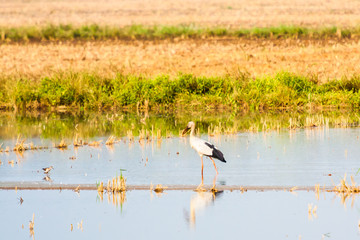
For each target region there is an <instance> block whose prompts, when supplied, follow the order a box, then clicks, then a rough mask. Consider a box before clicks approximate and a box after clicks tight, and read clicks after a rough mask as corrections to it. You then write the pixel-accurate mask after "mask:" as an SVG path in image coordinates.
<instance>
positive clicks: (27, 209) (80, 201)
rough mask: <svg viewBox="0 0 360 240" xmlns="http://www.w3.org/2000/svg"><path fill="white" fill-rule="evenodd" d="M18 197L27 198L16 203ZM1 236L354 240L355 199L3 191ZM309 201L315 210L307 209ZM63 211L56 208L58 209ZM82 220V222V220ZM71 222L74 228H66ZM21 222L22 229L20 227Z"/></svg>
mask: <svg viewBox="0 0 360 240" xmlns="http://www.w3.org/2000/svg"><path fill="white" fill-rule="evenodd" d="M20 197H21V198H22V199H23V200H24V201H23V203H22V204H20V203H19V199H20ZM0 199H1V200H0V202H1V205H2V206H6V207H3V208H2V216H6V217H1V218H0V226H1V235H2V236H3V237H6V238H7V239H9V238H11V239H28V238H29V236H30V231H29V225H28V224H29V221H30V220H32V215H33V213H34V214H35V221H34V222H35V226H34V237H35V239H47V238H51V239H110V238H114V237H115V236H117V237H119V238H125V239H149V238H156V239H168V238H169V237H171V239H217V238H228V239H234V238H238V237H241V238H245V239H299V238H301V239H358V238H359V236H360V234H359V225H358V224H359V219H360V212H359V210H358V209H359V208H360V202H359V198H358V197H356V198H355V199H354V200H353V203H352V206H351V199H348V200H347V202H346V205H344V204H342V203H341V198H340V197H337V196H336V195H335V194H334V193H321V194H320V198H319V200H317V199H316V196H315V193H314V192H306V191H299V192H297V193H290V192H283V191H279V192H276V191H266V192H255V191H250V192H245V193H241V192H239V191H235V192H229V191H226V192H223V193H218V194H217V195H216V197H215V198H214V196H213V195H212V194H211V193H196V192H192V191H168V192H166V193H164V194H162V195H160V196H157V195H154V194H152V193H151V192H149V191H128V192H126V196H124V201H123V202H122V203H121V202H120V201H117V202H115V204H114V202H113V201H112V198H111V197H110V201H108V199H107V196H106V194H105V195H104V199H103V200H101V199H100V198H99V196H98V195H97V192H96V191H81V192H80V193H79V194H77V193H75V192H73V191H62V192H59V191H43V190H36V191H26V190H23V191H17V192H16V191H14V190H11V191H7V190H1V191H0ZM309 204H312V209H314V208H315V207H316V208H317V209H316V210H315V211H314V212H313V211H311V212H310V213H309V210H308V209H309V207H308V205H309ZM59 209H61V211H59ZM81 221H82V225H81ZM71 224H72V225H73V230H72V231H71ZM22 225H24V228H22Z"/></svg>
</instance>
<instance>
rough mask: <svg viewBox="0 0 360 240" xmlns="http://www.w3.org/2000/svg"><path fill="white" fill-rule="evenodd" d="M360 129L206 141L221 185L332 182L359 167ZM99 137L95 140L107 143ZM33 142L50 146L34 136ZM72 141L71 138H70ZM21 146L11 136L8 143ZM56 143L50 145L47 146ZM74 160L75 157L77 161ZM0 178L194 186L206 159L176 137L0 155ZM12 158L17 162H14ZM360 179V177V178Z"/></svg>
mask: <svg viewBox="0 0 360 240" xmlns="http://www.w3.org/2000/svg"><path fill="white" fill-rule="evenodd" d="M359 135H360V129H359V128H346V129H340V128H330V129H326V128H314V129H302V130H296V131H287V130H284V131H281V132H280V133H279V132H276V131H272V132H266V133H264V132H260V133H248V132H243V133H239V134H236V135H221V136H219V137H216V138H209V137H208V136H207V135H203V136H201V137H202V138H204V139H206V140H209V141H211V142H213V143H214V144H215V145H217V146H218V148H219V149H220V150H221V151H222V152H223V153H224V156H225V158H226V161H227V163H222V162H220V161H216V164H217V167H218V171H219V175H218V177H217V184H224V185H242V186H244V185H245V186H258V185H261V186H275V185H280V186H314V185H315V184H320V185H327V186H332V185H333V183H336V184H338V183H339V182H340V179H341V178H342V177H343V176H344V174H345V173H347V174H348V175H354V176H355V180H359V175H357V172H358V170H359V168H360V163H359V160H358V159H359V158H358V156H360V148H359V144H360V140H359ZM106 138H107V136H106V137H105V136H99V137H97V138H95V139H96V140H101V139H102V140H104V141H103V142H105V140H106ZM28 141H33V142H34V143H35V144H44V143H42V140H41V139H38V138H34V139H29V140H28ZM68 142H69V143H70V142H72V140H71V139H69V140H68ZM14 144H15V143H13V142H10V141H5V143H4V146H6V145H9V146H14ZM46 144H48V146H51V143H46ZM73 157H75V159H71V158H73ZM0 160H1V161H2V164H1V165H0V182H9V181H11V182H33V181H44V180H43V178H44V176H45V174H44V173H43V172H42V170H41V169H42V168H43V167H48V166H50V165H52V166H54V169H53V170H52V171H51V172H50V175H49V176H50V178H51V180H52V181H53V182H55V183H74V184H77V183H79V184H80V183H90V184H92V183H96V182H98V181H107V180H108V179H111V178H113V177H115V176H116V175H119V174H120V169H125V170H126V171H124V172H123V174H124V176H125V177H126V178H127V183H128V184H144V185H149V184H150V183H153V184H158V183H160V184H163V185H167V184H168V185H170V184H190V185H197V184H199V183H200V181H201V162H200V158H199V156H198V154H197V153H196V152H195V150H193V149H191V147H190V145H189V139H188V138H180V137H172V138H169V139H163V140H162V141H161V143H157V141H156V140H155V141H152V142H150V143H146V142H145V143H143V144H140V143H139V142H138V141H137V140H136V139H135V142H134V143H131V144H130V143H129V141H126V142H125V141H124V139H123V140H122V141H121V142H119V143H117V144H115V145H114V146H113V147H112V148H109V147H108V146H105V145H104V144H102V145H101V146H100V147H98V148H96V147H90V146H83V147H79V148H78V149H74V147H73V146H72V145H70V146H69V149H68V150H58V149H56V148H50V149H45V150H37V151H25V152H24V153H23V155H22V156H21V155H19V154H16V153H15V152H10V153H2V154H0ZM12 160H13V161H14V165H13V166H12V165H11V164H9V161H12ZM204 165H205V166H204V177H205V184H211V183H212V181H213V178H214V177H215V170H214V167H213V165H212V163H211V161H210V160H209V159H207V158H205V161H204ZM358 182H359V181H358Z"/></svg>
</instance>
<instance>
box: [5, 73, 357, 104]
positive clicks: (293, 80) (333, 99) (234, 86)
mask: <svg viewBox="0 0 360 240" xmlns="http://www.w3.org/2000/svg"><path fill="white" fill-rule="evenodd" d="M359 89H360V76H353V77H351V78H343V79H339V80H331V81H329V82H327V83H325V84H319V83H318V82H317V80H316V78H308V77H306V76H299V75H294V74H291V73H288V72H281V73H278V74H276V75H274V76H268V77H260V78H255V79H253V78H251V77H250V76H249V75H247V74H239V75H238V76H235V75H234V76H223V77H196V76H193V75H189V74H181V75H178V76H177V77H174V78H170V77H169V76H167V75H162V76H158V77H154V78H147V77H143V76H135V75H122V74H117V75H116V76H115V77H113V78H106V77H101V76H99V75H96V74H90V73H83V72H75V73H74V72H66V73H65V72H63V73H57V74H55V75H53V76H49V77H43V78H41V79H26V78H17V77H0V96H1V98H0V106H2V108H7V109H39V108H40V109H49V108H52V107H59V106H65V107H67V108H74V109H88V110H94V109H101V110H104V109H124V108H126V109H129V108H133V109H136V108H137V107H145V108H148V109H165V110H166V109H184V108H186V109H188V108H189V109H215V108H229V109H245V110H255V111H257V110H266V109H284V108H285V109H307V108H352V109H358V108H359V106H360V93H359Z"/></svg>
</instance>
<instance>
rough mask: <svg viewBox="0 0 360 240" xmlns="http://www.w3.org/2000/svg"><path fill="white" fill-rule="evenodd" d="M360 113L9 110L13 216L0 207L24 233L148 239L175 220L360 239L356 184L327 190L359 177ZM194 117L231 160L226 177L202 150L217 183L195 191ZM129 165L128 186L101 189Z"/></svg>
mask: <svg viewBox="0 0 360 240" xmlns="http://www.w3.org/2000/svg"><path fill="white" fill-rule="evenodd" d="M358 119H359V116H358V114H357V113H339V112H327V113H313V114H310V113H291V114H290V113H273V114H231V115H229V114H226V113H221V114H208V115H207V117H206V118H202V117H199V116H197V115H196V114H193V115H192V114H184V115H181V114H175V113H174V114H168V115H161V114H156V115H152V114H150V115H148V114H145V115H144V114H143V113H141V114H126V113H123V114H93V115H91V114H90V115H86V116H84V115H77V114H65V113H63V114H55V113H52V114H38V115H34V114H30V115H15V114H7V113H3V114H2V115H1V116H0V123H1V125H0V144H2V145H1V153H0V161H1V164H0V188H2V190H0V199H1V200H0V203H1V205H2V206H3V216H8V217H6V218H1V222H0V225H1V226H2V227H1V228H2V233H3V234H5V235H3V236H7V237H14V238H16V239H19V238H22V239H26V238H27V237H29V236H30V238H32V237H34V238H38V239H42V238H45V237H49V236H51V238H52V239H60V236H61V239H63V238H64V236H66V238H69V239H82V238H83V239H87V238H89V237H92V238H94V237H95V236H96V237H100V238H110V237H112V236H114V235H115V234H119V236H123V237H126V238H134V239H135V238H136V239H145V238H148V235H149V234H150V233H151V234H155V235H156V236H157V238H165V237H166V238H167V237H168V236H169V235H171V236H173V233H175V232H176V233H177V234H176V236H175V238H176V239H198V238H214V237H223V236H225V237H232V236H234V234H239V236H245V237H246V238H254V237H255V238H268V239H327V238H329V239H343V238H346V239H357V238H358V237H359V233H360V231H359V220H360V216H359V211H358V209H359V207H360V206H359V200H358V198H357V194H356V193H343V194H339V193H335V192H328V191H327V190H331V189H332V188H333V187H334V185H339V184H340V181H341V179H343V178H344V175H345V174H347V175H348V178H347V181H348V182H350V178H349V176H352V177H353V181H355V182H360V181H359V180H360V179H359V175H358V172H359V169H360V166H359V164H358V161H357V159H358V156H360V148H359V147H358V145H359V143H360V139H359V136H360V128H359V127H358V125H359V122H358ZM190 120H193V121H196V123H197V126H198V127H197V135H198V136H199V137H201V138H203V139H205V140H209V141H211V142H213V143H214V144H215V145H216V146H218V148H219V149H221V151H222V152H223V153H224V156H225V159H226V161H227V162H226V163H222V162H219V161H216V164H217V167H218V171H219V175H218V176H217V177H216V172H215V170H214V167H213V165H212V162H211V161H210V160H209V159H207V158H205V159H204V160H205V161H204V183H205V185H206V186H207V187H208V186H211V185H212V183H213V181H215V183H216V186H217V189H218V190H219V191H218V192H216V193H212V192H194V191H192V190H194V189H195V188H196V187H197V185H198V184H199V183H200V182H201V161H200V158H199V156H198V154H197V153H196V152H195V151H194V150H193V149H192V148H191V147H190V144H189V138H188V136H185V137H182V136H180V135H179V133H180V132H181V130H182V129H183V128H185V126H186V124H187V122H188V121H190ZM110 136H112V140H111V141H110V140H109V137H110ZM108 141H110V142H111V143H109V142H108ZM61 142H62V143H63V146H62V147H60V146H59V145H60V143H61ZM106 142H108V144H106ZM78 145H79V146H78ZM21 149H22V150H21ZM50 166H52V167H53V168H52V169H47V170H46V171H48V173H45V172H44V170H43V168H47V167H50ZM120 174H122V175H123V176H124V177H125V178H126V185H127V187H128V191H126V192H121V193H115V194H108V193H106V191H105V192H104V193H103V194H101V193H98V192H97V191H96V189H97V186H98V185H97V184H99V183H100V182H104V183H105V184H106V183H107V181H108V180H109V179H112V178H114V177H116V176H119V175H120ZM157 184H162V185H163V186H164V187H165V191H164V192H163V193H162V194H156V193H155V192H154V191H150V186H151V185H153V186H155V185H157ZM69 186H70V187H69ZM76 186H78V188H77V191H72V190H74V189H75V187H76ZM315 186H318V188H319V191H315ZM166 187H168V188H166ZM27 188H35V189H51V188H54V189H58V190H24V189H27ZM209 188H210V187H209ZM8 189H11V190H8ZM16 189H17V190H16ZM59 189H63V190H60V191H59ZM67 189H72V190H67ZM84 189H92V190H84ZM60 209H61V210H60ZM33 214H34V222H33V223H34V227H33V232H31V230H30V231H29V221H30V223H32V216H33ZM140 216H141V217H140ZM259 228H261V229H262V231H258V229H259ZM139 229H141V231H139Z"/></svg>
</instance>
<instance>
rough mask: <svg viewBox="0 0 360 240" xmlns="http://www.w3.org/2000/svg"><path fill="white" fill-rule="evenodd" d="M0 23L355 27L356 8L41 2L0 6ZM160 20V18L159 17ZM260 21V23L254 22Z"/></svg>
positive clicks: (214, 0)
mask: <svg viewBox="0 0 360 240" xmlns="http://www.w3.org/2000/svg"><path fill="white" fill-rule="evenodd" d="M0 9H2V13H1V15H0V23H1V24H2V25H7V26H20V25H24V24H32V25H33V24H46V23H48V22H52V23H55V24H58V23H72V24H77V25H79V24H84V23H99V24H108V25H130V24H133V23H137V24H184V23H187V24H193V23H195V24H201V25H206V26H208V25H225V26H239V25H240V26H243V27H252V26H269V25H272V24H275V25H279V24H292V25H299V24H302V25H306V26H318V25H339V26H344V25H345V26H348V25H356V24H358V23H359V22H360V2H358V1H351V0H345V1H336V0H329V1H328V0H315V1H311V0H295V1H286V0H270V1H266V3H265V2H264V1H261V0H254V1H237V0H226V1H222V0H209V1H204V0H195V1H193V0H183V1H161V0H153V1H151V4H149V2H147V1H146V0H139V1H131V0H120V1H115V0H109V1H105V0H100V1H91V0H82V1H69V0H64V1H63V0H45V1H20V0H14V1H0ZM159 16H161V17H159ZM259 16H261V17H259Z"/></svg>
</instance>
